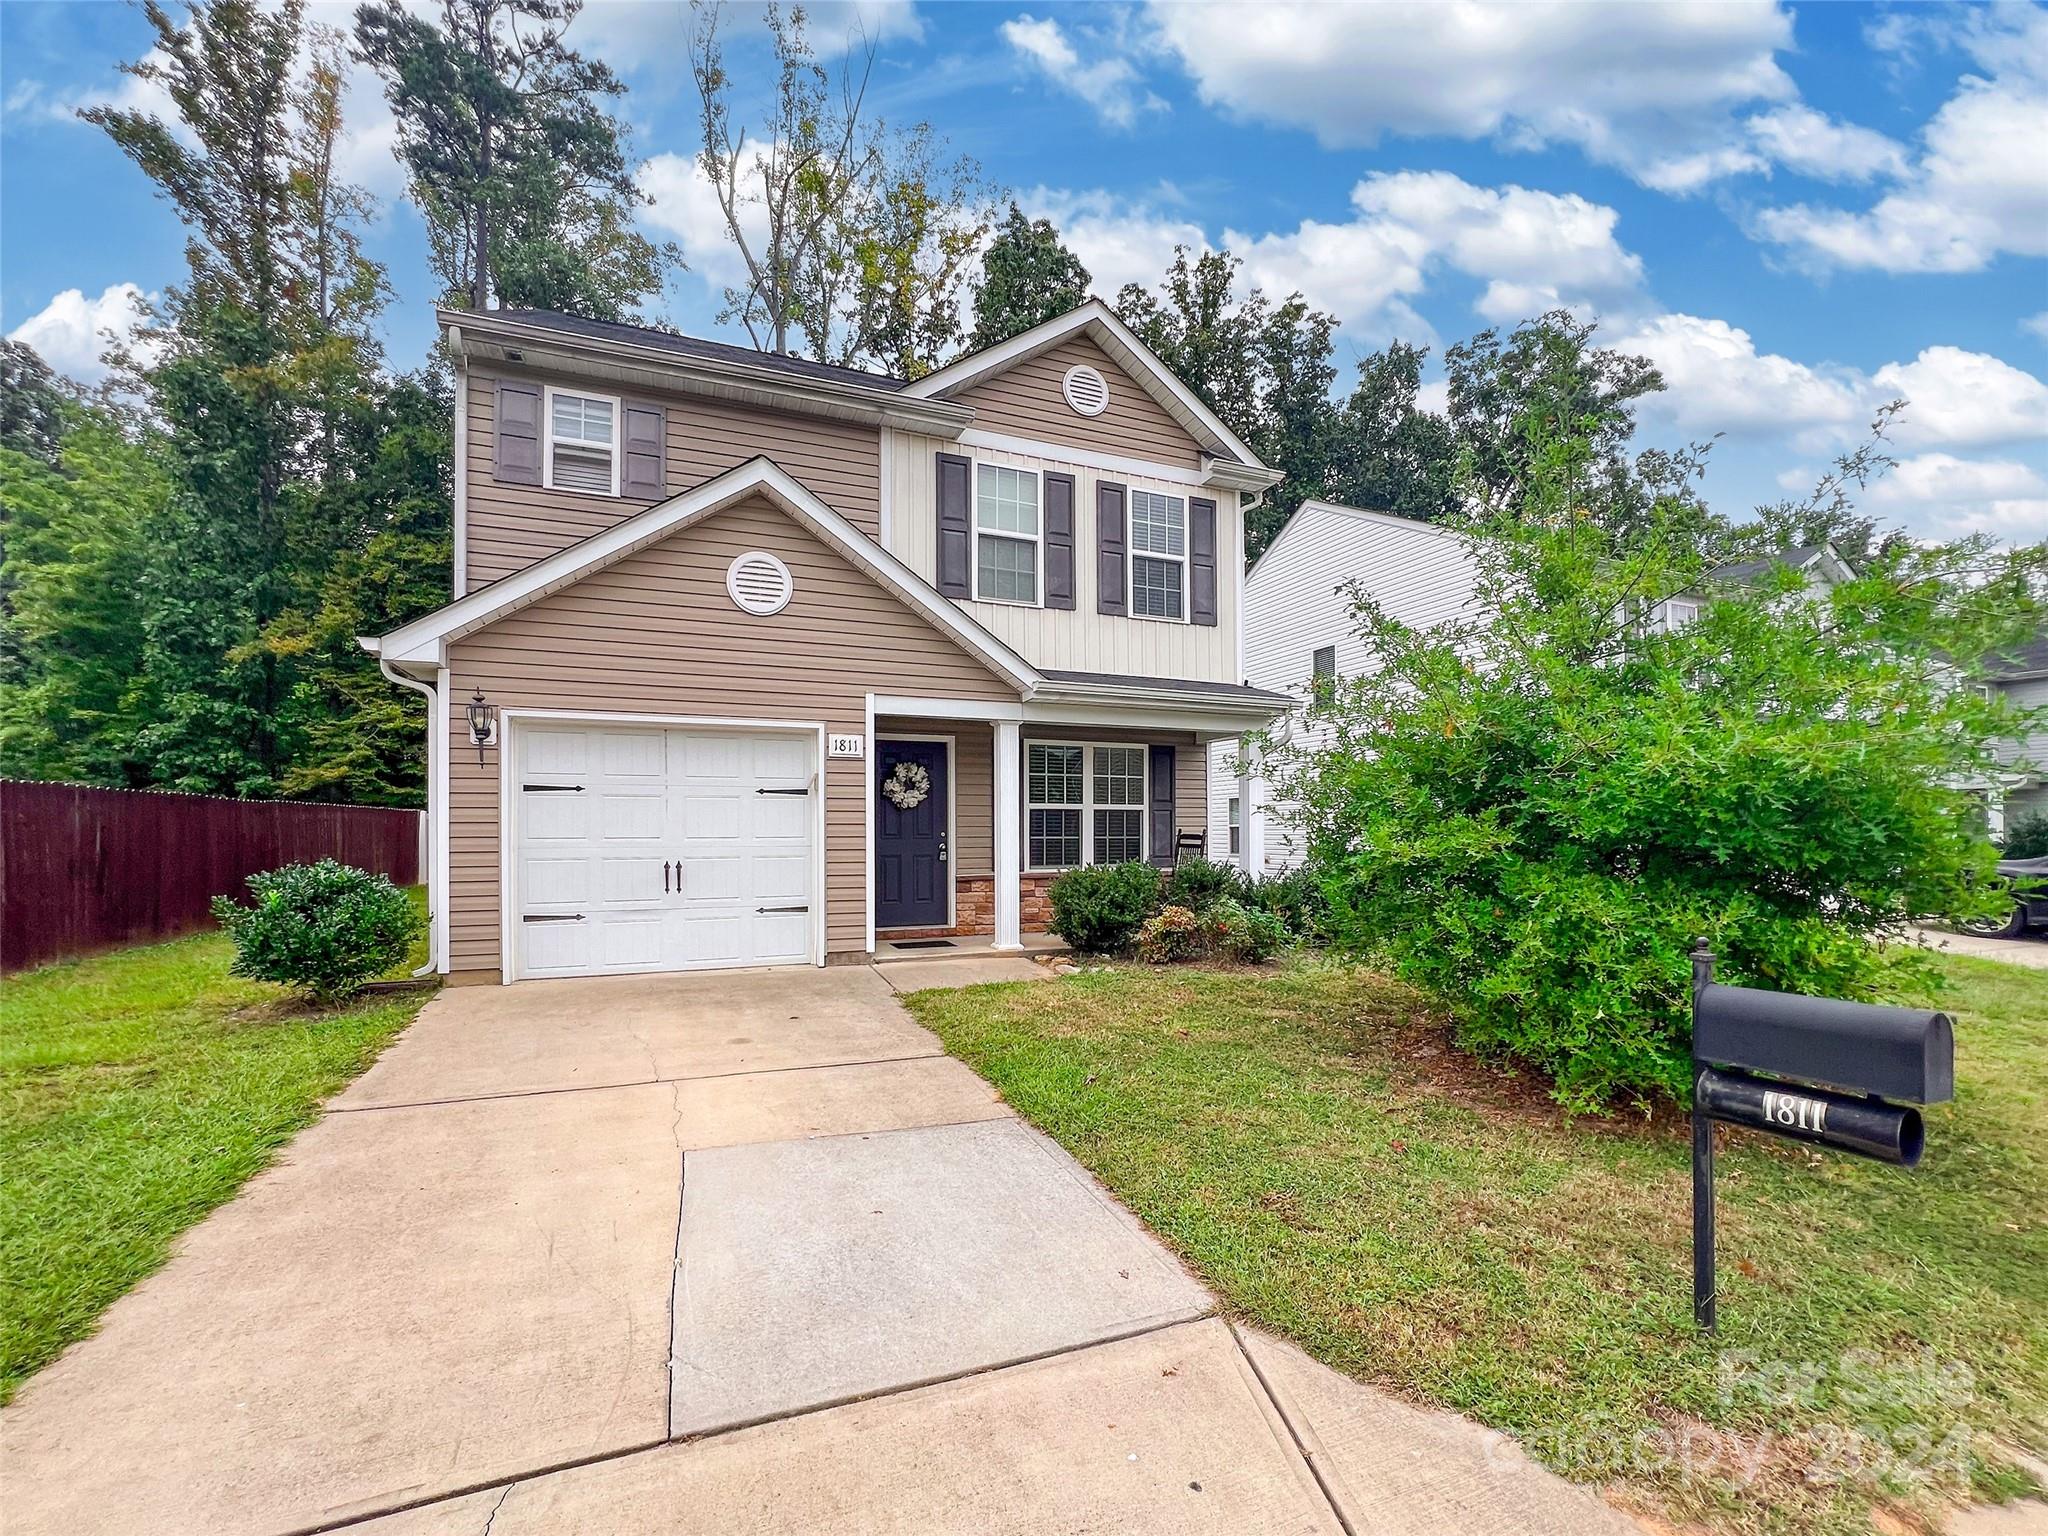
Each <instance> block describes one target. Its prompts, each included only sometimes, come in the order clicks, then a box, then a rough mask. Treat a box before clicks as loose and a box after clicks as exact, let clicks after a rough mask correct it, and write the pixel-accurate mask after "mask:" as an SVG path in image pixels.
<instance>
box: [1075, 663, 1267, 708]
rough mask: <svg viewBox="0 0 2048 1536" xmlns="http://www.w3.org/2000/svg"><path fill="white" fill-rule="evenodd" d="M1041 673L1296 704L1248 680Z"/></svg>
mask: <svg viewBox="0 0 2048 1536" xmlns="http://www.w3.org/2000/svg"><path fill="white" fill-rule="evenodd" d="M1038 675H1039V676H1040V677H1042V678H1044V679H1045V680H1046V681H1047V682H1049V683H1081V684H1089V683H1093V684H1099V685H1101V686H1105V687H1112V688H1164V689H1170V690H1171V691H1173V692H1175V693H1212V694H1215V695H1216V696H1217V697H1219V698H1225V699H1240V700H1242V701H1244V702H1245V703H1247V704H1292V703H1293V702H1294V700H1293V699H1291V698H1289V697H1288V696H1287V695H1286V694H1284V693H1270V692H1268V691H1267V690H1266V689H1264V688H1254V687H1252V686H1250V685H1249V684H1247V683H1211V682H1204V681H1202V680H1201V679H1199V678H1187V677H1136V676H1133V675H1132V674H1130V673H1127V672H1066V671H1061V670H1059V669H1057V668H1053V667H1040V668H1039V669H1038Z"/></svg>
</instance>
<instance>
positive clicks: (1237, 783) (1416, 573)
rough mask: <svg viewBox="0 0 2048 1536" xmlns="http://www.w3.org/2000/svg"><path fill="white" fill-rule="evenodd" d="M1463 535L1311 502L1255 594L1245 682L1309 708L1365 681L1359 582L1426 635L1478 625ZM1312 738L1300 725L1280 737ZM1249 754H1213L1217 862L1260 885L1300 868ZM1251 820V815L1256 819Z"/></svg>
mask: <svg viewBox="0 0 2048 1536" xmlns="http://www.w3.org/2000/svg"><path fill="white" fill-rule="evenodd" d="M1476 574H1477V572H1476V568H1475V566H1474V564H1473V560H1472V555H1471V547H1470V543H1469V541H1468V540H1466V539H1465V538H1464V537H1462V536H1461V535H1459V534H1455V533H1452V532H1449V531H1448V530H1446V529H1443V528H1438V527H1436V526H1434V525H1433V524H1430V523H1421V522H1416V521H1415V520H1414V519H1413V518H1406V517H1395V516H1393V515H1392V514H1391V513H1387V512H1367V511H1363V510H1361V509H1359V508H1357V507H1343V506H1339V505H1337V504H1336V503H1335V502H1329V501H1307V502H1303V503H1302V505H1301V509H1300V510H1299V511H1298V512H1296V513H1295V514H1294V516H1293V517H1291V518H1289V519H1288V520H1287V526H1286V527H1285V528H1284V529H1282V530H1281V533H1280V537H1279V538H1278V539H1276V540H1274V542H1273V547H1272V548H1271V549H1269V550H1267V551H1266V553H1265V554H1264V555H1263V556H1261V557H1260V560H1259V563H1258V564H1257V565H1255V566H1253V567H1252V569H1251V573H1250V574H1249V575H1248V576H1246V577H1245V582H1244V673H1245V681H1246V682H1248V683H1251V684H1252V685H1254V686H1256V687H1260V688H1265V689H1269V690H1271V691H1273V692H1275V693H1290V694H1293V695H1294V696H1295V697H1296V698H1299V699H1303V700H1306V698H1307V697H1308V695H1309V693H1310V691H1311V690H1312V689H1313V687H1314V686H1315V678H1316V677H1317V676H1318V675H1319V674H1320V675H1326V676H1356V675H1357V674H1358V672H1359V670H1360V669H1361V668H1362V667H1363V665H1364V662H1365V643H1364V642H1363V641H1362V640H1360V639H1359V638H1358V635H1357V633H1356V631H1355V630H1354V629H1353V627H1352V623H1351V600H1350V598H1349V597H1348V596H1347V595H1346V594H1345V591H1344V590H1343V589H1344V588H1345V587H1346V586H1347V585H1348V584H1349V583H1351V582H1353V581H1356V582H1357V583H1358V584H1359V586H1360V587H1361V588H1362V589H1363V590H1364V591H1365V592H1367V593H1368V594H1370V595H1371V596H1372V597H1373V598H1374V599H1375V600H1377V601H1378V602H1379V604H1380V606H1381V607H1383V608H1384V609H1385V610H1386V611H1387V612H1388V613H1390V614H1392V615H1393V616H1394V617H1395V618H1397V619H1400V620H1401V621H1402V622H1403V623H1406V624H1411V625H1414V626H1416V627H1418V628H1423V627H1427V626H1429V625H1434V624H1441V623H1444V622H1445V621H1447V620H1450V619H1454V618H1457V617H1459V616H1460V615H1462V614H1466V613H1469V612H1470V611H1471V609H1472V606H1473V596H1472V590H1473V582H1474V580H1475V577H1476ZM1299 729H1300V716H1299V715H1298V714H1296V715H1292V716H1289V717H1288V719H1287V720H1286V721H1284V722H1282V723H1281V724H1280V725H1279V726H1276V727H1275V730H1276V732H1278V731H1282V730H1295V731H1298V730H1299ZM1238 756H1239V751H1238V743H1237V741H1236V740H1234V739H1233V740H1229V741H1218V742H1213V743H1211V744H1210V747H1209V828H1208V831H1209V850H1210V856H1211V857H1212V858H1217V859H1227V860H1229V861H1230V862H1232V863H1235V864H1238V865H1240V866H1241V867H1243V868H1244V869H1247V870H1250V871H1252V872H1253V873H1273V872H1277V871H1279V870H1282V869H1287V868H1290V867H1292V866H1293V865H1294V864H1296V863H1299V862H1300V855H1299V853H1298V852H1297V850H1296V849H1295V847H1294V845H1293V842H1292V839H1291V838H1290V836H1289V834H1288V831H1287V828H1286V827H1285V826H1284V825H1283V824H1281V823H1282V822H1283V821H1284V818H1280V817H1276V816H1275V815H1274V812H1273V808H1272V806H1271V805H1270V803H1269V801H1268V796H1267V793H1266V789H1265V785H1264V784H1263V782H1261V781H1257V780H1252V779H1245V778H1240V777H1239V776H1238V772H1237V768H1238ZM1247 808H1249V814H1247Z"/></svg>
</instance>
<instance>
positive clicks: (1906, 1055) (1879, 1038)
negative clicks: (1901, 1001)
mask: <svg viewBox="0 0 2048 1536" xmlns="http://www.w3.org/2000/svg"><path fill="white" fill-rule="evenodd" d="M1955 1049H1956V1047H1955V1032H1954V1030H1953V1028H1952V1027H1951V1026H1950V1024H1949V1018H1948V1015H1947V1014H1945V1013H1935V1012H1932V1011H1930V1010H1928V1009H1924V1008H1882V1007H1879V1006H1878V1005H1876V1004H1874V1003H1847V1002H1842V1001H1840V1000H1839V999H1836V998H1832V997H1799V996H1796V995H1794V994H1791V993H1786V992H1761V991H1758V990H1757V989H1755V988H1753V987H1724V986H1721V985H1719V984H1717V983H1712V982H1710V983H1708V984H1707V985H1705V986H1703V987H1701V988H1700V989H1699V991H1698V995H1697V997H1696V999H1695V1002H1694V1011H1693V1034H1692V1054H1693V1059H1694V1060H1695V1061H1699V1062H1710V1063H1712V1064H1713V1065H1715V1066H1717V1067H1740V1068H1742V1069H1743V1070H1745V1071H1749V1072H1768V1073H1770V1074H1771V1075H1772V1076H1773V1077H1787V1078H1792V1079H1794V1080H1796V1081H1798V1082H1802V1083H1825V1084H1827V1085H1828V1086H1829V1087H1832V1088H1845V1089H1847V1090H1848V1091H1849V1092H1851V1093H1867V1094H1874V1095H1876V1096H1877V1097H1878V1098H1881V1099H1896V1100H1898V1101H1900V1102H1901V1103H1905V1104H1941V1103H1946V1102H1947V1101H1948V1100H1949V1099H1951V1098H1953V1097H1954V1096H1955Z"/></svg>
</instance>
